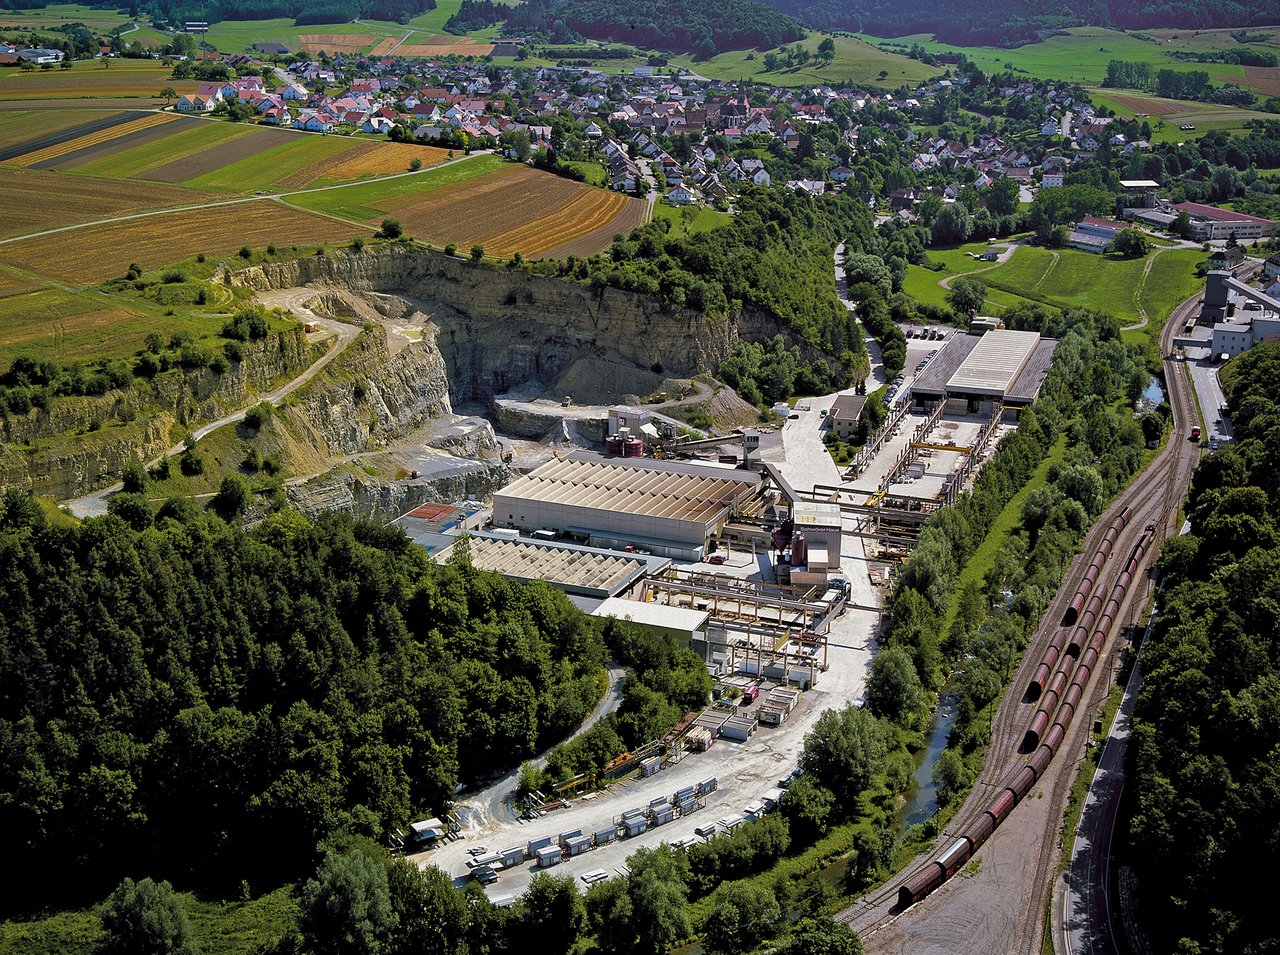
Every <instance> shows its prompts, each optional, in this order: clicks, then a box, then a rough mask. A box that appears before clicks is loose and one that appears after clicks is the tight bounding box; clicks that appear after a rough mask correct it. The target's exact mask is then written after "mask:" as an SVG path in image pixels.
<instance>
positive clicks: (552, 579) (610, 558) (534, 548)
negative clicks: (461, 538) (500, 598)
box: [436, 535, 670, 599]
mask: <svg viewBox="0 0 1280 955" xmlns="http://www.w3.org/2000/svg"><path fill="white" fill-rule="evenodd" d="M458 546H459V544H458V543H457V538H455V543H454V545H453V547H451V548H450V549H449V550H447V551H445V552H443V553H441V554H440V555H439V556H438V557H437V558H436V559H437V561H438V562H439V563H445V562H447V561H448V560H449V558H450V555H451V554H452V553H453V552H454V548H456V547H458ZM467 548H468V550H469V552H470V556H471V566H473V567H475V568H477V569H478V570H489V571H493V572H494V573H498V574H501V575H502V576H504V577H507V578H509V579H511V580H517V581H520V582H521V583H528V582H530V581H533V580H542V581H545V582H546V583H548V584H550V585H551V586H553V587H555V588H557V589H559V590H563V591H564V592H565V593H569V594H577V595H579V596H583V597H597V598H600V599H604V598H608V597H613V596H616V595H617V594H619V593H621V592H623V591H624V590H626V589H628V588H629V587H631V586H632V585H633V584H634V583H635V582H636V581H637V580H639V579H640V578H641V577H643V576H644V575H645V573H646V572H647V570H648V567H647V566H646V565H647V563H649V562H650V561H654V560H657V561H658V562H659V563H661V564H663V565H669V564H670V562H669V561H666V560H664V559H661V558H650V559H649V560H648V561H646V559H645V558H643V557H633V556H631V555H629V554H625V553H624V554H618V553H612V552H609V551H603V550H599V549H596V548H592V547H576V546H574V545H571V544H559V543H542V542H536V543H535V542H533V541H526V540H513V539H511V538H507V537H485V536H484V535H476V536H472V537H469V538H467Z"/></svg>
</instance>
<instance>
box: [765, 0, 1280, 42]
mask: <svg viewBox="0 0 1280 955" xmlns="http://www.w3.org/2000/svg"><path fill="white" fill-rule="evenodd" d="M767 2H768V3H770V4H771V5H772V6H774V7H777V8H778V9H779V10H781V11H782V12H783V13H786V14H788V15H790V16H793V17H795V18H796V19H798V20H800V21H801V22H802V23H805V24H807V25H808V26H812V27H815V28H824V29H830V28H834V29H840V30H855V31H858V32H862V33H871V34H874V35H876V36H884V37H897V36H906V35H908V34H912V33H929V34H933V35H934V36H935V37H936V38H937V39H938V40H940V41H942V42H946V43H956V44H961V45H969V46H981V45H989V46H1019V45H1021V44H1023V43H1034V42H1035V41H1036V40H1038V39H1042V38H1043V37H1045V36H1047V35H1049V34H1051V33H1052V32H1054V31H1056V30H1061V29H1063V28H1065V27H1071V26H1082V25H1092V26H1112V27H1116V28H1119V29H1144V28H1151V27H1185V28H1188V29H1191V28H1197V27H1224V26H1250V25H1258V24H1264V23H1267V22H1269V21H1270V20H1273V19H1274V15H1273V14H1271V13H1269V12H1268V10H1267V9H1266V7H1265V5H1255V4H1248V3H1244V2H1240V0H1209V2H1207V3H1192V2H1189V0H1149V2H1139V3H1137V4H1133V3H1126V2H1123V0H1106V2H1103V0H1066V2H1062V0H1056V2H1055V0H995V2H994V3H984V4H976V3H970V4H956V3H954V2H950V0H922V2H920V3H909V4H908V3H894V2H892V0H853V2H850V0H767Z"/></svg>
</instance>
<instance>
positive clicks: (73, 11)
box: [0, 3, 129, 33]
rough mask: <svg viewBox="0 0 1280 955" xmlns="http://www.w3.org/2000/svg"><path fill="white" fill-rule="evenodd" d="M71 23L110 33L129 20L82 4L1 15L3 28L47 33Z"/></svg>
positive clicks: (12, 11)
mask: <svg viewBox="0 0 1280 955" xmlns="http://www.w3.org/2000/svg"><path fill="white" fill-rule="evenodd" d="M68 23H83V24H84V25H85V26H87V27H88V28H89V29H90V30H96V31H98V32H101V33H110V32H111V31H112V30H114V29H115V28H116V27H119V26H124V25H125V24H127V23H129V17H127V16H125V15H123V14H120V13H117V12H116V11H114V10H110V9H102V8H95V7H91V6H88V5H86V4H82V3H55V4H50V5H49V6H46V7H41V8H39V9H38V10H5V11H3V12H0V29H16V30H47V29H50V28H52V27H58V26H64V25H66V24H68Z"/></svg>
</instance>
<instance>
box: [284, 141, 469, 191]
mask: <svg viewBox="0 0 1280 955" xmlns="http://www.w3.org/2000/svg"><path fill="white" fill-rule="evenodd" d="M448 155H449V153H448V150H445V149H440V148H438V147H435V146H418V145H415V144H413V143H379V142H369V141H368V140H355V141H353V142H352V143H351V148H350V149H347V150H344V151H343V152H340V153H335V154H334V155H332V156H329V157H328V158H326V159H322V160H320V161H319V162H315V163H310V164H309V165H306V166H304V167H302V168H301V169H297V170H295V171H294V172H291V173H289V174H288V175H287V176H284V177H283V178H281V179H277V180H276V183H275V184H276V186H278V187H279V188H281V189H303V188H305V187H307V186H309V185H311V184H312V183H313V182H317V181H319V180H321V179H324V180H334V181H336V182H349V181H351V180H355V179H360V178H362V177H364V176H374V175H380V174H381V175H385V174H388V173H396V172H407V171H408V170H409V164H410V163H411V162H413V160H415V159H419V160H421V161H422V165H423V166H424V167H426V166H434V165H435V164H436V163H440V162H444V160H445V158H446V157H447V156H448Z"/></svg>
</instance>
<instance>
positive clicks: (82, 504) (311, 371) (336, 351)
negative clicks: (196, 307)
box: [62, 289, 361, 517]
mask: <svg viewBox="0 0 1280 955" xmlns="http://www.w3.org/2000/svg"><path fill="white" fill-rule="evenodd" d="M315 294H316V293H315V292H314V291H312V290H310V289H290V290H287V291H282V292H267V293H262V294H260V295H259V296H258V297H259V299H261V300H262V301H263V303H264V304H266V305H268V306H280V307H282V308H288V309H291V310H292V311H293V312H294V313H295V314H298V315H301V316H303V317H304V318H305V319H306V320H307V321H310V322H315V323H316V324H317V325H318V326H319V327H320V328H321V330H322V331H324V332H325V333H326V334H329V335H334V336H335V337H336V338H337V341H336V343H335V344H334V345H333V346H332V347H330V348H329V349H328V350H327V351H326V352H325V353H324V354H323V355H321V356H320V357H319V358H318V359H316V361H315V363H314V364H312V365H311V366H310V367H309V368H307V370H306V371H304V372H303V373H302V374H300V375H298V377H296V378H292V379H290V380H289V381H287V382H286V383H285V384H283V385H281V386H280V387H279V388H277V389H275V390H274V391H272V392H270V393H268V394H265V395H261V396H258V397H255V399H254V401H253V403H252V404H249V405H246V406H245V407H243V408H241V409H240V410H239V411H236V412H233V413H232V414H229V415H224V416H223V417H221V418H219V419H217V420H216V421H210V422H209V423H208V424H206V425H202V426H201V427H199V428H197V429H196V430H195V431H193V432H192V436H193V437H194V438H195V439H196V440H197V441H198V440H200V439H201V438H203V437H204V436H205V435H207V434H209V433H210V432H213V431H216V430H217V429H218V428H222V427H225V426H226V425H229V424H235V423H236V422H238V421H243V420H244V416H245V414H246V413H247V412H248V410H249V409H250V408H252V407H253V405H256V404H258V403H259V402H262V401H269V402H271V403H272V404H276V403H277V402H279V401H280V400H281V399H282V398H284V397H285V395H288V394H290V393H292V392H294V391H297V390H298V389H299V388H301V387H302V386H303V385H305V384H306V383H307V382H309V381H310V380H311V379H312V378H314V377H315V376H316V375H317V374H319V372H320V369H322V368H323V367H324V366H325V365H327V364H329V362H331V361H333V360H334V359H335V358H337V357H338V356H339V355H341V354H342V353H343V352H344V351H345V350H346V348H347V346H348V345H350V344H351V343H352V342H353V341H355V340H356V336H357V335H359V334H360V331H361V329H360V326H359V325H348V324H347V323H345V322H337V321H334V320H333V319H330V318H323V317H321V316H319V315H317V314H316V313H315V312H313V311H311V310H310V309H309V308H307V307H306V306H305V305H303V304H302V302H304V301H306V300H308V299H310V298H311V297H313V296H314V295H315ZM185 447H186V444H185V442H183V443H181V444H176V445H174V446H173V447H172V448H170V449H169V450H168V451H166V452H165V453H164V454H162V455H160V456H159V457H157V458H154V459H152V460H151V461H148V462H147V467H152V466H154V465H155V464H156V463H157V462H159V461H160V460H161V459H163V458H171V457H174V456H175V455H178V454H181V453H182V451H183V450H184V448H185ZM122 487H123V485H122V484H121V483H120V482H119V481H117V482H116V483H115V484H112V485H111V486H110V487H105V488H102V489H101V490H98V491H94V492H93V493H92V494H86V495H84V496H83V497H77V498H73V499H72V500H70V501H63V502H62V505H63V506H64V507H66V508H68V509H70V511H71V513H72V514H74V515H75V516H76V517H100V516H102V515H103V514H105V513H107V499H108V498H109V497H110V496H111V495H112V494H115V493H116V492H117V491H120V490H121V489H122Z"/></svg>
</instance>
